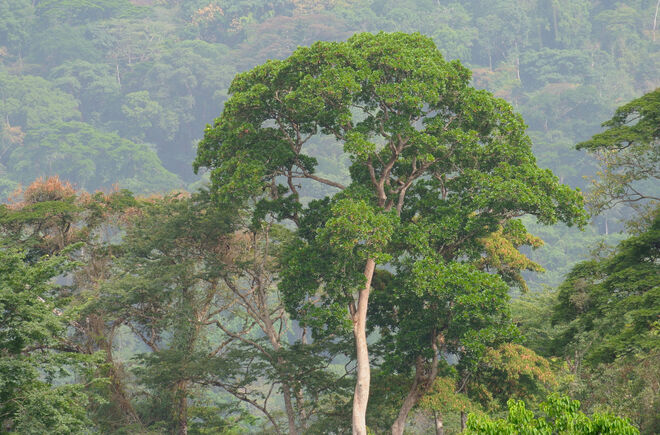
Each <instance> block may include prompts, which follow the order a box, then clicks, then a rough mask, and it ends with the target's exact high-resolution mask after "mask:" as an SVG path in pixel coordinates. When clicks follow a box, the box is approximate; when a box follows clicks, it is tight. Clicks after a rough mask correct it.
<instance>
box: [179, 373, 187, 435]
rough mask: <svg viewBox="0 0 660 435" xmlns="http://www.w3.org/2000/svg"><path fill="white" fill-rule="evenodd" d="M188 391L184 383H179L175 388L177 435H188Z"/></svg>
mask: <svg viewBox="0 0 660 435" xmlns="http://www.w3.org/2000/svg"><path fill="white" fill-rule="evenodd" d="M187 393H188V391H187V388H186V381H181V382H180V383H179V386H178V388H177V392H176V394H177V396H179V397H178V401H179V403H178V409H177V417H176V418H177V434H178V435H188V394H187Z"/></svg>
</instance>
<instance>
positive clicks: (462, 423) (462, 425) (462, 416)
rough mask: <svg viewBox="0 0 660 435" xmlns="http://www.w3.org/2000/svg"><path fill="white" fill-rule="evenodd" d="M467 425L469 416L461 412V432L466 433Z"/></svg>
mask: <svg viewBox="0 0 660 435" xmlns="http://www.w3.org/2000/svg"><path fill="white" fill-rule="evenodd" d="M466 423H467V414H466V413H465V411H461V432H464V431H465V424H466Z"/></svg>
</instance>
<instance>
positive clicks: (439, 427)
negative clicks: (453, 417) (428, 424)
mask: <svg viewBox="0 0 660 435" xmlns="http://www.w3.org/2000/svg"><path fill="white" fill-rule="evenodd" d="M433 420H435V435H445V426H444V424H443V421H442V414H441V413H440V412H438V411H433Z"/></svg>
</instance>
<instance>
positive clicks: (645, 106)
mask: <svg viewBox="0 0 660 435" xmlns="http://www.w3.org/2000/svg"><path fill="white" fill-rule="evenodd" d="M658 125H660V88H658V89H656V90H655V91H653V92H649V93H648V94H646V95H644V96H642V97H640V98H637V99H635V100H633V101H631V102H629V103H627V104H625V105H623V106H621V107H619V108H618V109H617V110H616V112H615V113H614V116H613V117H612V119H610V120H609V121H606V122H604V123H603V127H606V128H607V130H606V131H604V132H602V133H598V134H596V135H594V136H593V137H592V138H591V139H590V140H588V141H586V142H582V143H579V144H578V145H577V148H578V149H587V150H589V151H591V152H595V153H597V157H598V160H599V162H600V164H601V168H602V170H601V172H599V173H598V178H597V179H593V180H592V183H593V189H592V191H591V192H590V200H591V202H592V204H591V205H592V208H593V209H594V210H595V211H596V212H599V211H602V210H603V209H606V208H611V207H613V206H615V205H616V204H620V203H627V204H634V203H636V202H639V201H651V202H657V201H660V197H658V195H656V194H655V193H654V191H653V189H654V188H655V187H657V182H658V180H660V172H659V171H658V167H660V127H658ZM644 181H648V182H647V183H645V184H644V183H643V182H644Z"/></svg>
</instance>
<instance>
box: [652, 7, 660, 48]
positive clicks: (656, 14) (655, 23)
mask: <svg viewBox="0 0 660 435" xmlns="http://www.w3.org/2000/svg"><path fill="white" fill-rule="evenodd" d="M659 8H660V0H658V2H657V3H656V4H655V15H654V16H653V42H655V28H656V26H657V24H658V9H659Z"/></svg>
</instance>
